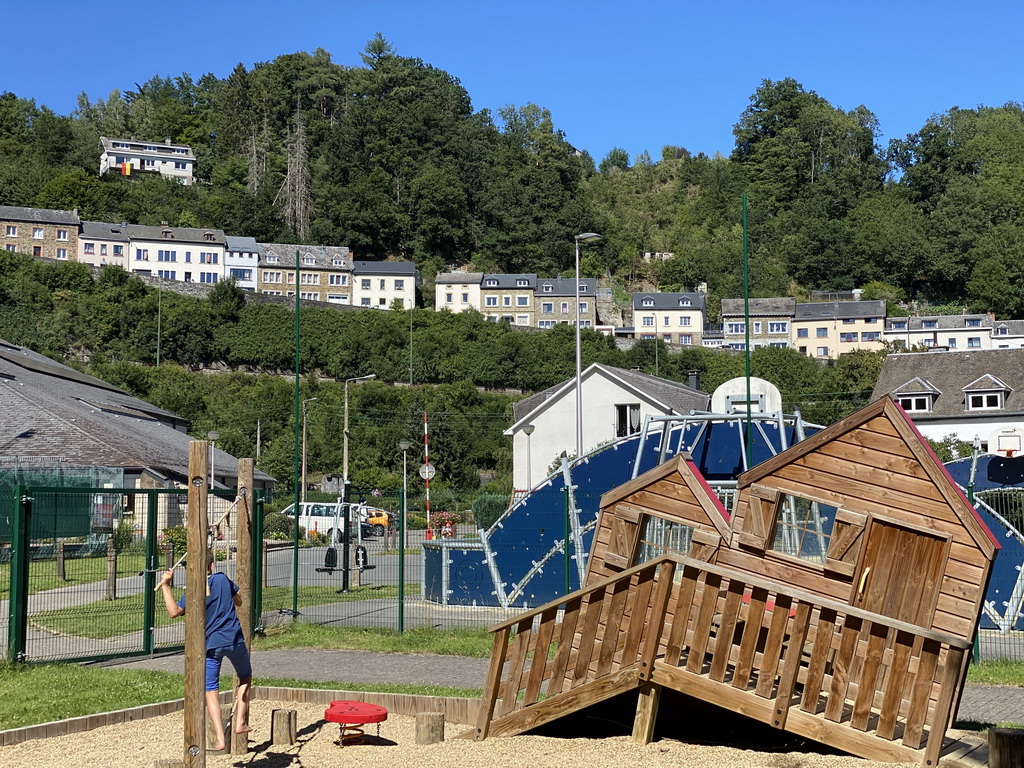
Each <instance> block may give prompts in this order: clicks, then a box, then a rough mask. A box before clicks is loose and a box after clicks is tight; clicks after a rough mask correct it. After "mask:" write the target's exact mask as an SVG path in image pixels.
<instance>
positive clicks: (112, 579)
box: [107, 535, 117, 600]
mask: <svg viewBox="0 0 1024 768" xmlns="http://www.w3.org/2000/svg"><path fill="white" fill-rule="evenodd" d="M107 600H117V550H116V549H114V537H113V535H111V537H110V538H109V539H107Z"/></svg>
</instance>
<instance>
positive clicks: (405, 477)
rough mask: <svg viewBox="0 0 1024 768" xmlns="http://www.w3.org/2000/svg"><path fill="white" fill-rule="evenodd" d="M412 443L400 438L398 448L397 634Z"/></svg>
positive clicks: (401, 627) (402, 597) (400, 628)
mask: <svg viewBox="0 0 1024 768" xmlns="http://www.w3.org/2000/svg"><path fill="white" fill-rule="evenodd" d="M411 447H412V443H410V442H409V441H408V440H400V441H399V442H398V449H399V450H400V451H401V452H402V516H401V518H400V519H399V521H398V634H402V633H403V632H404V631H405V521H406V518H408V516H409V471H408V465H409V462H408V457H409V449H410V448H411Z"/></svg>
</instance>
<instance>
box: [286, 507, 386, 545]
mask: <svg viewBox="0 0 1024 768" xmlns="http://www.w3.org/2000/svg"><path fill="white" fill-rule="evenodd" d="M299 506H300V507H301V509H302V512H301V514H300V515H299V526H300V527H302V528H305V529H306V535H307V536H308V535H309V534H310V533H322V534H324V535H325V536H327V537H328V538H329V539H330V540H331V543H332V544H333V543H336V542H338V541H340V540H341V538H342V535H343V534H344V532H345V503H344V502H343V501H340V500H339V501H337V502H324V501H307V502H303V503H301V504H300V505H299ZM349 506H350V507H352V516H353V517H355V516H357V515H358V516H359V517H360V526H359V529H360V530H359V536H360V537H361V538H368V537H370V536H374V535H380V534H377V533H376V528H378V527H379V526H375V525H372V524H371V523H369V522H368V521H367V520H366V517H365V516H364V515H363V514H361V512H362V510H361V506H362V505H359V504H349ZM281 514H283V515H288V516H289V517H294V516H295V505H294V504H289V505H288V506H287V507H285V508H284V509H282V510H281ZM335 532H337V535H335ZM381 533H383V530H382V531H381Z"/></svg>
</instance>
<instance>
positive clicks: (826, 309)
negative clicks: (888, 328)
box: [793, 300, 885, 360]
mask: <svg viewBox="0 0 1024 768" xmlns="http://www.w3.org/2000/svg"><path fill="white" fill-rule="evenodd" d="M793 329H794V330H793V335H794V336H795V338H796V348H797V349H799V350H800V351H801V352H802V353H804V354H805V355H808V356H810V357H816V358H819V359H831V360H836V359H838V357H839V356H840V355H842V354H845V353H847V352H854V351H856V350H858V349H864V350H868V351H869V352H874V351H876V350H879V349H882V348H883V346H884V345H883V343H882V341H883V339H882V332H883V331H884V330H885V301H882V300H878V301H822V302H812V303H810V304H797V305H796V313H795V315H794V317H793Z"/></svg>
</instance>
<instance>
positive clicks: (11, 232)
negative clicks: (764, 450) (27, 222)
mask: <svg viewBox="0 0 1024 768" xmlns="http://www.w3.org/2000/svg"><path fill="white" fill-rule="evenodd" d="M7 236H8V237H17V236H18V225H17V224H8V225H7Z"/></svg>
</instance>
